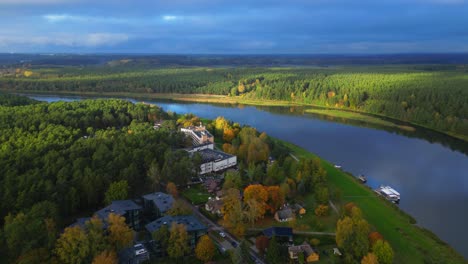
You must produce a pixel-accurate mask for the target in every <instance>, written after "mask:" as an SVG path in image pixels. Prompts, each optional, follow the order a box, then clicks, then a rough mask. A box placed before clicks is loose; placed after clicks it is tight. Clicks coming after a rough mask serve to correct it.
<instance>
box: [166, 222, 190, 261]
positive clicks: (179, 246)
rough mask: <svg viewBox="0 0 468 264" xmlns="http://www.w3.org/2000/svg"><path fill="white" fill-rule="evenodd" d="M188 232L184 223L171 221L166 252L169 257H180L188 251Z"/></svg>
mask: <svg viewBox="0 0 468 264" xmlns="http://www.w3.org/2000/svg"><path fill="white" fill-rule="evenodd" d="M188 239H189V238H188V234H187V229H186V228H185V225H183V224H177V223H175V222H173V223H172V226H171V231H170V235H169V242H168V247H167V253H168V254H169V257H171V258H176V259H177V258H180V257H183V256H184V255H185V254H187V253H189V252H190V247H189V245H188Z"/></svg>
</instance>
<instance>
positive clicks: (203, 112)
mask: <svg viewBox="0 0 468 264" xmlns="http://www.w3.org/2000/svg"><path fill="white" fill-rule="evenodd" d="M30 97H31V98H34V99H37V100H42V101H47V102H53V101H59V100H63V101H70V100H81V99H83V98H82V97H65V96H50V95H49V96H42V95H41V96H39V95H30ZM127 99H128V100H130V101H133V102H137V101H141V100H135V99H129V98H127ZM145 102H148V103H154V104H157V105H159V106H161V107H163V108H164V110H166V111H173V112H176V113H179V114H183V113H193V114H195V115H197V116H200V117H205V118H211V119H212V118H216V117H218V116H224V117H226V118H227V119H229V120H232V121H234V122H238V123H240V124H245V125H250V126H253V127H256V128H257V129H258V130H259V131H265V132H266V133H267V134H269V135H271V136H274V137H277V138H279V139H282V140H285V141H289V142H292V143H294V144H296V145H298V146H301V147H303V148H304V149H307V150H309V151H311V152H314V153H316V154H318V155H320V156H321V157H323V158H325V159H327V160H329V161H330V162H333V163H335V164H340V165H342V166H343V169H344V170H346V171H349V172H351V173H353V174H355V175H358V174H364V175H366V176H367V178H368V181H369V182H368V184H369V185H370V186H372V187H377V186H379V185H380V184H386V185H391V186H392V187H394V188H395V189H396V190H398V191H399V192H400V193H401V203H400V207H401V208H402V209H403V210H404V211H406V212H408V213H409V214H411V215H412V216H413V217H414V218H416V220H417V222H418V224H419V225H421V226H423V227H425V228H427V229H429V230H431V231H433V232H434V233H435V234H437V235H438V236H439V237H440V238H441V239H443V240H444V241H446V242H448V243H449V244H450V245H452V246H453V247H454V248H455V249H456V250H457V251H458V252H460V253H461V254H463V255H464V256H465V258H468V228H467V223H468V155H467V154H466V153H468V151H467V150H468V146H467V145H468V144H467V143H464V142H461V141H458V140H453V139H451V138H449V137H445V136H443V135H440V134H438V133H434V132H430V131H427V130H424V129H417V131H416V132H403V131H398V130H394V131H392V130H388V129H387V130H384V129H382V128H375V127H370V126H368V125H364V124H357V123H349V122H347V121H344V120H339V122H337V121H330V120H327V119H326V118H323V117H319V116H313V115H308V114H304V113H303V111H302V110H301V109H300V108H298V109H296V108H289V107H252V106H239V105H219V104H216V105H214V104H205V103H181V102H174V101H155V100H147V101H145Z"/></svg>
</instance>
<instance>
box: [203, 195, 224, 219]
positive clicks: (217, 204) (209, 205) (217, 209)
mask: <svg viewBox="0 0 468 264" xmlns="http://www.w3.org/2000/svg"><path fill="white" fill-rule="evenodd" d="M222 207H223V201H222V200H218V199H211V198H210V199H209V200H208V202H206V204H205V210H206V211H208V212H210V213H212V214H216V215H218V216H222V212H221V208H222Z"/></svg>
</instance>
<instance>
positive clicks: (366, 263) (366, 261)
mask: <svg viewBox="0 0 468 264" xmlns="http://www.w3.org/2000/svg"><path fill="white" fill-rule="evenodd" d="M361 264H379V261H378V260H377V256H375V255H374V254H373V253H368V254H367V255H365V256H364V257H363V258H362V260H361Z"/></svg>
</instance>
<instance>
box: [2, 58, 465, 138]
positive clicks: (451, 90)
mask: <svg viewBox="0 0 468 264" xmlns="http://www.w3.org/2000/svg"><path fill="white" fill-rule="evenodd" d="M126 64H131V61H126V60H121V61H117V62H116V61H112V62H109V63H107V64H106V65H105V66H88V67H81V68H78V67H59V68H43V67H36V68H34V67H31V68H28V69H25V68H17V69H10V70H3V72H2V75H1V76H2V77H0V89H3V90H10V91H35V92H37V91H42V92H57V91H67V92H75V93H80V92H98V93H119V92H127V93H138V94H143V95H144V94H154V93H165V94H167V93H185V94H216V95H224V96H230V97H234V98H238V99H239V100H243V99H245V100H265V99H266V100H280V101H284V102H288V103H298V104H310V105H317V106H323V107H333V108H340V109H345V110H354V111H362V112H367V113H372V114H378V115H382V116H387V117H391V118H395V119H399V120H403V121H407V122H411V123H415V124H418V125H421V126H425V127H428V128H432V129H435V130H438V131H442V132H445V133H448V134H451V135H455V136H457V137H460V138H465V139H466V135H467V134H468V119H467V117H468V105H467V104H466V102H465V101H466V98H468V73H467V72H468V70H467V68H466V67H465V66H463V65H460V66H456V65H447V66H444V65H426V66H425V65H403V66H372V67H364V66H341V67H338V66H336V67H314V68H312V67H311V68H159V69H154V68H148V67H141V65H140V67H137V66H128V65H126Z"/></svg>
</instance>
